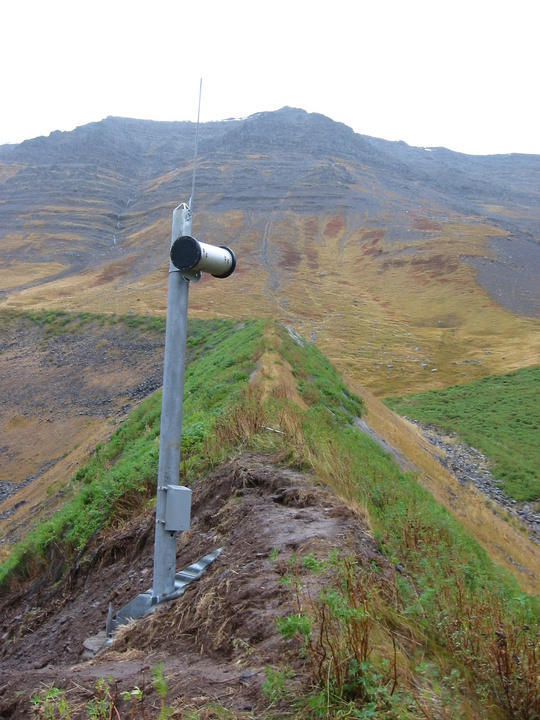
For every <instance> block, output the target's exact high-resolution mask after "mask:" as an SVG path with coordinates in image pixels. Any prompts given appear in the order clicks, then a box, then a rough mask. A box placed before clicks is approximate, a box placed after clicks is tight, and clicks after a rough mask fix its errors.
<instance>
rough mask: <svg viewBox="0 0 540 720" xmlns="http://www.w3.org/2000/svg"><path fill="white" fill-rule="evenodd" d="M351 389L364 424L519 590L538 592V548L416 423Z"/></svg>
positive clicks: (361, 390) (362, 392)
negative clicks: (441, 456)
mask: <svg viewBox="0 0 540 720" xmlns="http://www.w3.org/2000/svg"><path fill="white" fill-rule="evenodd" d="M350 386H351V389H352V390H353V391H354V392H356V393H357V394H359V395H360V396H361V397H363V399H364V401H365V403H366V409H367V412H366V416H365V420H366V422H367V424H368V425H369V426H370V427H371V428H372V429H373V430H374V431H375V432H376V433H377V434H378V435H381V436H382V437H384V439H385V440H386V441H387V442H388V443H389V444H390V445H391V446H392V447H394V448H395V449H396V450H398V451H399V452H400V453H402V454H403V455H405V457H407V458H408V459H409V460H410V461H411V462H413V463H414V464H415V466H416V467H417V468H418V471H419V479H420V482H421V483H422V485H424V487H426V488H427V489H428V490H429V491H430V492H431V493H432V495H433V496H434V498H435V499H436V500H437V502H438V503H439V504H441V505H443V506H444V507H446V508H447V509H448V510H449V511H450V512H451V513H452V514H453V515H454V516H455V517H456V518H457V519H458V520H459V521H460V522H461V523H462V524H463V526H464V527H465V528H466V529H467V530H468V532H470V533H471V535H473V536H474V537H475V538H476V539H477V540H478V542H479V543H480V544H481V545H482V547H483V548H484V549H485V550H486V552H487V553H488V555H489V556H490V557H491V558H492V560H494V561H495V562H496V563H498V564H499V565H501V566H502V567H504V568H505V569H506V570H508V571H509V572H511V573H512V574H513V575H514V577H515V578H516V580H517V581H518V583H519V585H520V586H521V588H522V589H523V590H525V591H526V592H529V593H533V594H540V553H539V552H538V545H536V544H535V543H533V542H532V541H531V540H529V539H528V537H527V534H526V533H524V532H520V531H519V530H518V529H517V528H516V527H514V526H513V525H511V524H510V523H508V522H506V521H505V520H504V519H502V518H501V517H500V516H499V515H497V514H496V513H494V512H493V510H491V509H490V508H489V507H488V506H487V505H486V501H485V498H484V497H483V496H482V495H481V494H480V492H479V491H477V490H476V489H474V488H472V487H464V486H463V485H460V483H459V482H458V480H457V479H456V478H455V476H454V475H452V473H450V472H449V471H448V470H446V469H445V468H444V467H442V465H441V464H440V463H439V461H438V460H437V452H436V451H435V450H434V449H433V447H432V446H431V445H430V444H429V443H428V442H427V440H425V439H424V438H423V437H422V435H421V433H420V431H419V430H418V428H417V427H416V426H415V425H413V424H412V423H410V422H407V421H406V420H404V419H403V418H400V417H399V416H397V415H396V414H394V413H393V412H392V411H391V410H389V409H388V408H387V407H386V406H385V405H383V404H382V403H381V402H380V401H379V400H378V399H377V398H376V397H375V396H374V395H373V393H371V392H369V391H368V390H365V389H362V388H359V387H358V386H356V385H354V384H353V383H351V384H350Z"/></svg>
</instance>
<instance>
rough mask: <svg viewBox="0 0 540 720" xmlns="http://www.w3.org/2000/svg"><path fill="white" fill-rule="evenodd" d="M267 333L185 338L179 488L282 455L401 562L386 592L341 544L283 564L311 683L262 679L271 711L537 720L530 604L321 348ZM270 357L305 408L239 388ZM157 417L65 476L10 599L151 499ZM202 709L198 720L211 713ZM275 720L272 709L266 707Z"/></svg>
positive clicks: (291, 624) (284, 675) (271, 672)
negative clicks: (65, 496) (311, 590)
mask: <svg viewBox="0 0 540 720" xmlns="http://www.w3.org/2000/svg"><path fill="white" fill-rule="evenodd" d="M201 327H203V326H201ZM266 327H267V330H266V332H265V330H264V328H265V325H264V324H263V323H247V324H246V325H245V327H243V328H242V327H239V326H235V325H233V324H231V323H224V324H219V323H218V324H215V325H214V327H213V330H214V331H215V332H214V333H213V334H211V335H206V336H204V337H203V338H202V339H201V336H199V340H197V338H193V339H191V340H190V344H191V345H192V349H194V350H196V351H198V354H195V355H194V358H193V360H192V362H191V363H190V365H189V367H188V371H187V374H186V384H185V404H184V431H183V440H182V443H183V457H184V462H185V473H186V475H187V477H188V478H192V477H194V476H196V475H197V474H198V473H200V472H205V471H206V470H207V469H208V468H209V467H211V466H213V465H216V464H217V463H219V461H220V460H221V459H222V458H224V457H227V456H229V455H231V454H234V453H236V452H239V451H241V450H245V449H251V450H256V451H263V452H273V453H276V454H277V455H278V456H279V457H280V458H281V462H284V463H288V464H291V465H294V466H297V467H301V468H303V469H305V470H309V471H311V472H312V473H313V475H314V478H315V479H316V480H317V481H318V482H322V483H326V484H328V485H330V486H331V487H333V488H334V490H335V491H336V493H338V494H339V495H340V496H342V497H343V498H344V500H345V502H347V503H348V504H349V505H350V506H351V507H353V508H356V509H359V511H360V512H362V514H363V516H364V517H366V518H368V521H369V524H370V526H371V529H372V532H373V534H374V537H375V539H376V541H377V543H378V546H379V550H380V552H381V553H382V554H383V555H384V556H385V557H386V558H387V559H388V560H389V561H390V562H391V563H392V564H394V565H395V566H396V567H399V572H398V573H397V574H396V580H395V584H393V583H389V581H388V579H386V580H385V579H384V577H383V574H382V573H381V568H380V567H378V566H377V564H376V563H371V565H370V566H369V567H367V566H362V565H361V564H360V563H359V561H358V559H357V558H350V557H347V556H346V555H344V554H342V552H343V551H342V549H339V548H338V549H336V554H335V556H333V557H332V558H313V557H307V558H299V559H298V562H297V564H296V565H293V566H291V568H290V573H289V574H288V575H287V576H286V577H285V578H284V581H285V582H286V583H288V585H289V586H290V588H291V592H292V593H293V595H295V596H296V598H297V601H298V612H297V613H295V614H294V615H291V616H290V617H289V618H287V619H286V620H285V621H284V622H283V623H281V624H280V626H279V629H280V631H281V632H282V633H283V634H284V636H285V637H293V638H296V639H297V641H298V643H299V644H300V646H302V647H303V650H302V651H301V657H303V658H304V661H305V664H306V667H308V668H310V669H311V672H312V681H313V684H312V686H310V687H306V688H304V690H303V692H302V693H301V694H300V695H299V694H298V688H296V689H295V691H294V693H292V694H290V690H289V683H290V681H291V673H292V671H291V669H290V667H283V668H268V669H267V681H266V683H265V690H266V693H267V696H268V698H269V704H271V701H275V700H277V699H278V698H279V699H282V700H285V701H286V702H288V706H289V710H287V712H286V713H285V714H286V715H287V716H288V717H291V714H293V715H297V716H298V717H300V716H302V717H314V718H315V717H321V718H323V717H325V718H326V717H335V718H338V717H340V718H345V717H356V718H366V719H367V718H379V717H380V718H382V717H385V718H419V717H427V718H439V717H452V718H471V719H472V718H477V717H483V718H491V717H493V718H502V717H508V718H510V717H511V718H522V719H523V720H525V719H527V720H532V718H535V717H538V715H539V713H540V687H539V683H538V676H539V674H540V665H539V663H540V643H539V639H540V623H539V619H538V618H539V612H538V611H539V608H538V603H537V601H536V599H535V598H531V597H530V596H527V595H525V594H524V593H522V592H520V591H519V589H518V588H517V586H516V584H515V582H514V580H513V579H512V578H510V577H509V576H507V575H506V574H505V573H503V572H502V571H501V570H500V569H499V568H497V567H496V566H494V565H493V563H492V562H491V561H490V560H489V559H488V557H487V555H486V554H485V552H484V551H483V550H482V549H481V548H480V547H479V546H478V544H477V543H476V542H475V541H474V540H473V539H472V538H471V537H470V536H468V535H467V534H466V533H465V532H464V531H463V529H462V528H461V526H460V525H459V523H457V521H456V520H455V519H454V518H453V517H452V516H451V515H450V514H449V513H448V512H447V511H445V510H443V509H442V508H441V507H440V506H439V505H438V504H437V503H436V502H435V501H434V500H433V498H432V496H431V495H430V494H429V493H428V492H427V491H426V490H424V489H423V488H422V487H420V485H419V484H418V483H417V481H416V479H415V477H414V476H413V475H412V474H410V473H403V472H401V471H400V469H399V468H398V466H397V465H396V464H395V462H394V461H393V460H392V458H391V457H390V456H389V455H388V454H386V453H385V452H384V451H383V450H382V449H381V448H380V447H379V446H378V445H376V444H375V443H374V442H373V441H372V440H371V439H370V438H369V437H368V436H366V435H363V434H361V433H358V432H357V431H356V430H355V429H354V428H353V426H352V421H353V419H354V417H355V416H356V415H358V414H360V413H361V410H362V408H361V402H360V401H358V400H357V399H356V398H355V397H354V396H353V395H351V393H349V392H348V391H347V390H346V388H345V385H344V384H343V383H342V381H341V380H340V379H339V377H338V376H337V374H336V373H335V371H334V369H333V368H332V366H331V365H330V363H329V362H328V361H327V360H326V359H325V358H324V357H323V356H322V355H321V354H320V353H319V352H318V350H317V349H316V348H314V347H313V346H311V345H309V344H307V343H304V342H301V341H300V340H295V339H293V338H291V337H290V336H289V335H288V334H287V333H286V332H284V331H282V329H281V328H275V327H273V326H272V327H271V328H268V326H266ZM268 352H271V353H272V354H275V353H279V355H280V359H279V360H277V362H279V363H282V364H283V365H286V364H289V365H290V367H291V368H292V371H293V374H294V376H295V378H296V384H297V390H298V393H299V394H300V396H301V398H302V401H303V402H302V403H300V404H298V402H296V401H295V399H294V398H293V397H291V395H290V393H288V392H287V391H286V390H285V389H284V387H283V386H280V385H279V384H277V385H274V386H273V387H269V386H268V385H267V384H266V385H265V383H264V378H263V382H262V383H261V384H257V383H256V382H255V383H248V379H249V377H250V376H251V373H252V371H253V370H254V369H255V366H256V363H257V362H258V361H262V358H264V356H265V354H267V353H268ZM260 364H261V366H263V365H264V363H262V362H260ZM208 377H212V378H213V383H212V385H211V386H210V385H209V384H208V382H207V379H208ZM159 412H160V396H159V393H156V394H154V395H153V396H151V397H149V398H148V399H147V400H146V401H144V402H143V403H141V405H140V406H139V407H138V408H137V409H136V410H135V411H134V412H132V413H131V415H130V416H129V418H128V420H127V421H126V423H124V425H122V426H121V427H120V428H119V429H118V430H117V432H116V433H115V434H114V435H113V437H112V438H111V441H110V443H108V444H107V445H104V446H103V447H99V448H97V450H96V452H95V455H94V456H93V458H92V459H91V460H90V462H89V463H88V465H87V466H86V467H85V468H84V469H81V470H80V471H79V472H78V473H77V475H76V477H75V478H74V480H73V483H72V487H71V498H70V501H69V503H68V504H66V506H65V507H64V509H63V510H62V511H61V512H59V513H58V514H57V515H56V516H55V517H54V518H53V519H52V520H50V521H49V522H48V523H46V524H45V525H43V526H41V527H37V528H35V529H34V531H33V532H32V534H31V535H30V537H29V538H28V540H27V541H26V543H25V545H22V546H19V547H16V548H15V549H14V550H13V552H12V555H11V557H10V558H9V559H8V560H7V562H6V563H4V564H3V565H2V566H1V567H0V582H1V584H2V587H3V589H4V591H5V590H6V588H7V587H8V585H9V584H10V582H12V581H13V580H14V579H17V578H18V580H19V581H22V580H24V579H25V578H26V579H28V578H31V577H33V576H35V574H36V573H39V572H43V571H45V570H46V568H47V563H48V559H49V558H50V557H51V549H52V548H53V547H54V546H62V548H61V553H60V554H61V555H62V556H63V557H64V558H65V559H69V555H70V553H73V552H75V551H76V550H77V549H81V548H84V547H85V545H86V543H87V542H88V540H89V539H90V538H91V536H92V535H93V534H95V533H97V532H99V530H100V529H101V528H103V527H104V526H105V525H107V524H110V523H115V524H118V523H120V522H121V521H122V515H123V514H126V513H128V514H129V515H133V513H134V512H136V510H137V508H138V507H145V506H147V504H148V503H149V502H152V499H151V498H152V495H153V489H154V485H155V477H156V471H157V458H158V442H159ZM262 425H266V426H271V427H273V428H275V429H281V430H282V431H283V432H284V434H283V435H279V434H276V433H268V432H265V431H263V430H261V426H262ZM270 559H271V558H270ZM302 572H316V573H319V574H321V576H322V577H323V579H325V580H326V589H325V590H324V591H323V593H321V595H320V596H319V597H317V598H309V597H305V595H304V594H303V592H302V582H301V574H302ZM201 713H202V714H201V715H194V716H193V717H201V718H202V717H212V715H205V714H204V713H205V711H204V710H203V711H201ZM218 716H220V717H227V716H228V717H234V715H231V714H229V715H226V714H222V715H216V717H218ZM282 716H284V715H283V713H282V714H281V715H280V712H279V711H277V709H276V707H275V706H274V708H273V709H272V708H270V709H269V711H268V717H274V718H277V717H282Z"/></svg>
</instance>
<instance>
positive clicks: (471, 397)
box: [385, 367, 540, 502]
mask: <svg viewBox="0 0 540 720" xmlns="http://www.w3.org/2000/svg"><path fill="white" fill-rule="evenodd" d="M385 402H386V404H387V405H388V406H389V407H391V408H392V409H393V410H396V411H397V412H399V413H400V414H402V415H406V416H408V417H410V418H412V419H415V420H419V421H421V422H422V423H432V424H433V425H436V426H437V427H439V428H440V429H442V430H444V431H445V432H447V433H455V432H457V433H458V435H459V437H460V438H462V439H463V441H464V442H466V443H467V444H468V445H472V446H473V447H476V448H478V449H479V450H481V451H482V452H483V453H484V454H485V455H486V456H487V457H488V458H490V460H491V461H493V463H494V469H493V473H494V475H495V477H496V478H498V479H499V481H500V483H501V485H502V487H503V489H504V491H505V493H506V494H507V495H508V496H509V497H511V498H514V499H515V500H520V501H528V502H536V501H539V500H540V443H539V442H538V438H539V436H540V367H531V368H525V369H524V370H520V371H517V372H515V373H510V374H507V375H494V376H492V377H488V378H483V379H482V380H477V381H476V382H472V383H469V384H468V385H463V386H457V387H449V388H446V389H445V390H440V391H433V392H429V393H422V394H416V395H409V396H407V397H401V398H387V399H386V401H385Z"/></svg>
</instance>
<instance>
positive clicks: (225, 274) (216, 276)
mask: <svg viewBox="0 0 540 720" xmlns="http://www.w3.org/2000/svg"><path fill="white" fill-rule="evenodd" d="M219 247H220V248H223V250H226V251H227V252H228V253H229V255H230V256H231V267H230V268H229V269H228V270H227V272H225V273H223V275H212V277H215V278H219V279H220V280H224V279H225V278H228V277H229V275H232V274H233V272H234V270H235V268H236V256H235V254H234V253H233V251H232V250H231V248H228V247H227V246H226V245H220V246H219Z"/></svg>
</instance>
